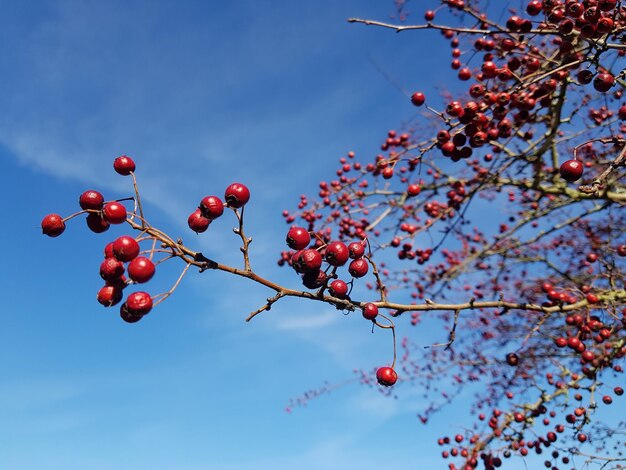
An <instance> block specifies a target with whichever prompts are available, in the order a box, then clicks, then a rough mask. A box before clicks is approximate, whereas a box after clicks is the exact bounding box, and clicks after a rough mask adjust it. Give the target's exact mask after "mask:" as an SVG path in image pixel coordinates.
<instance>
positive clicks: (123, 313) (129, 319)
mask: <svg viewBox="0 0 626 470" xmlns="http://www.w3.org/2000/svg"><path fill="white" fill-rule="evenodd" d="M120 317H122V320H124V321H125V322H126V323H137V322H138V321H139V320H141V319H142V316H141V315H133V314H132V313H130V311H129V310H128V307H127V306H126V303H123V304H122V306H121V307H120Z"/></svg>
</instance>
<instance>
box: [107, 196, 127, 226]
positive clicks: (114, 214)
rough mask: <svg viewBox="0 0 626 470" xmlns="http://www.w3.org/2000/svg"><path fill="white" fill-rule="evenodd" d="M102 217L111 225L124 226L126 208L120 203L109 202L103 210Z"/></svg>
mask: <svg viewBox="0 0 626 470" xmlns="http://www.w3.org/2000/svg"><path fill="white" fill-rule="evenodd" d="M102 216H103V217H104V220H106V221H107V222H108V223H110V224H123V223H124V222H126V208H125V207H124V205H123V204H120V203H119V202H115V201H113V202H109V203H107V204H105V205H104V207H103V208H102Z"/></svg>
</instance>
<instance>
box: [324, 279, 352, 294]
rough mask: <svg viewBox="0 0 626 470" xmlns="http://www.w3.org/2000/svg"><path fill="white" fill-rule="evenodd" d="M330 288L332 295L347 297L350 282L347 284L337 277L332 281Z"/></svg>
mask: <svg viewBox="0 0 626 470" xmlns="http://www.w3.org/2000/svg"><path fill="white" fill-rule="evenodd" d="M328 290H329V292H330V295H332V296H333V297H339V298H342V297H345V296H346V294H347V293H348V284H346V283H345V282H344V281H342V280H341V279H335V280H334V281H333V282H331V283H330V286H329V288H328Z"/></svg>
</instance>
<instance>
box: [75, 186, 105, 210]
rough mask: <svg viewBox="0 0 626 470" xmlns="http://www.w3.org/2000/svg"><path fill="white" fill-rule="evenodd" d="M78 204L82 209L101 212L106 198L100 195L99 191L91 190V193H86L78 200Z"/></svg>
mask: <svg viewBox="0 0 626 470" xmlns="http://www.w3.org/2000/svg"><path fill="white" fill-rule="evenodd" d="M78 204H79V205H80V208H81V209H83V210H89V209H91V210H95V211H99V210H100V209H102V205H103V204H104V196H102V194H100V193H99V192H98V191H94V190H93V189H90V190H89V191H85V192H84V193H83V194H81V195H80V197H79V198H78Z"/></svg>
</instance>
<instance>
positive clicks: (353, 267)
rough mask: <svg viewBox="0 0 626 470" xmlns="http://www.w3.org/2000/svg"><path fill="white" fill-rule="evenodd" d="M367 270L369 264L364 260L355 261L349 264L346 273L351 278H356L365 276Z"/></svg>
mask: <svg viewBox="0 0 626 470" xmlns="http://www.w3.org/2000/svg"><path fill="white" fill-rule="evenodd" d="M368 270H369V264H368V263H367V260H366V259H365V258H359V259H355V260H354V261H352V262H351V263H350V266H348V272H349V273H350V275H351V276H352V277H356V278H359V277H363V276H365V275H366V274H367V271H368Z"/></svg>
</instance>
